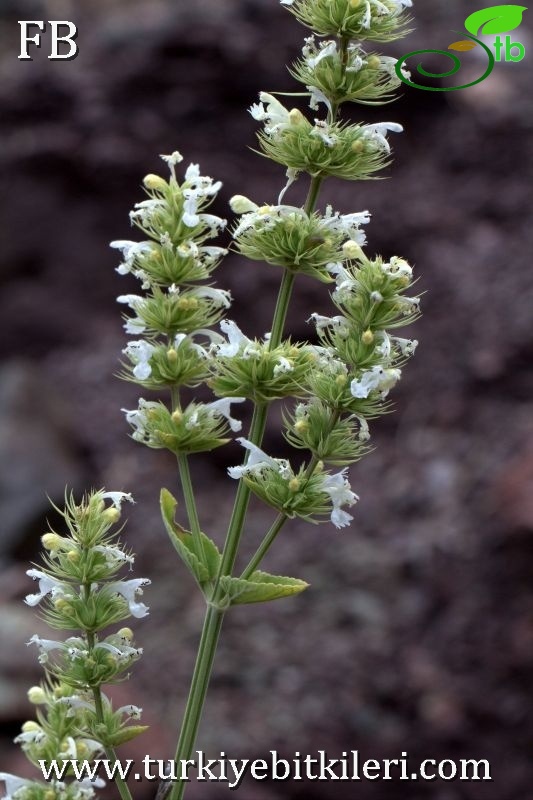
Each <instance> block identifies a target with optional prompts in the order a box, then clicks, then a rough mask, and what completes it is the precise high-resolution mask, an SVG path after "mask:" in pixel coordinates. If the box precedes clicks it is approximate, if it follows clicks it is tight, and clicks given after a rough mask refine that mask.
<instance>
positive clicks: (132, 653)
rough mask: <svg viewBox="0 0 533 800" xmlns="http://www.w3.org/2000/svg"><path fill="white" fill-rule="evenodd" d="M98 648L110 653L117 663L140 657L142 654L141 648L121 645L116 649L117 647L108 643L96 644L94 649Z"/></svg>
mask: <svg viewBox="0 0 533 800" xmlns="http://www.w3.org/2000/svg"><path fill="white" fill-rule="evenodd" d="M98 648H100V649H101V650H107V651H108V652H110V653H112V654H113V655H114V656H116V657H117V658H118V659H119V661H130V660H131V659H132V658H133V657H136V656H140V655H142V652H143V649H142V647H130V646H129V645H127V644H121V645H120V647H117V645H114V644H111V643H110V642H98V644H96V645H95V646H94V649H95V650H97V649H98Z"/></svg>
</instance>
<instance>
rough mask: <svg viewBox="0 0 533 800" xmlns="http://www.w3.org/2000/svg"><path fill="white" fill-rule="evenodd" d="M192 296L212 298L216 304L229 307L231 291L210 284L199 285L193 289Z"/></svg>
mask: <svg viewBox="0 0 533 800" xmlns="http://www.w3.org/2000/svg"><path fill="white" fill-rule="evenodd" d="M194 296H195V297H200V298H205V299H206V300H212V301H213V303H215V305H217V306H223V307H224V308H229V307H230V306H231V293H230V292H228V291H227V290H226V289H215V288H213V287H212V286H199V287H198V288H197V289H195V290H194Z"/></svg>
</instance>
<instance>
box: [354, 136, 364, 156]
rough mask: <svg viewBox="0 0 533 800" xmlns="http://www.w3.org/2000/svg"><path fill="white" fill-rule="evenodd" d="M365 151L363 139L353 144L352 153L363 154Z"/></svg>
mask: <svg viewBox="0 0 533 800" xmlns="http://www.w3.org/2000/svg"><path fill="white" fill-rule="evenodd" d="M364 149H365V143H364V142H363V140H362V139H356V140H355V142H353V144H352V152H354V153H362V152H363V151H364Z"/></svg>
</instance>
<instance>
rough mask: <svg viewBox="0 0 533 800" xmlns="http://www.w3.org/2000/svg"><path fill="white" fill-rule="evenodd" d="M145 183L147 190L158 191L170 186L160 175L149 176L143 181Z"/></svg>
mask: <svg viewBox="0 0 533 800" xmlns="http://www.w3.org/2000/svg"><path fill="white" fill-rule="evenodd" d="M143 183H144V185H145V187H146V188H147V189H152V190H157V189H165V188H166V186H167V185H168V184H167V182H166V180H165V179H164V178H161V177H160V176H159V175H152V174H150V175H147V176H146V177H145V179H144V180H143Z"/></svg>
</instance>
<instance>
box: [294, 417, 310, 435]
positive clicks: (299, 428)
mask: <svg viewBox="0 0 533 800" xmlns="http://www.w3.org/2000/svg"><path fill="white" fill-rule="evenodd" d="M294 430H295V431H296V432H297V433H305V432H306V431H308V430H309V423H308V421H307V420H306V419H299V420H298V422H295V423H294Z"/></svg>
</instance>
